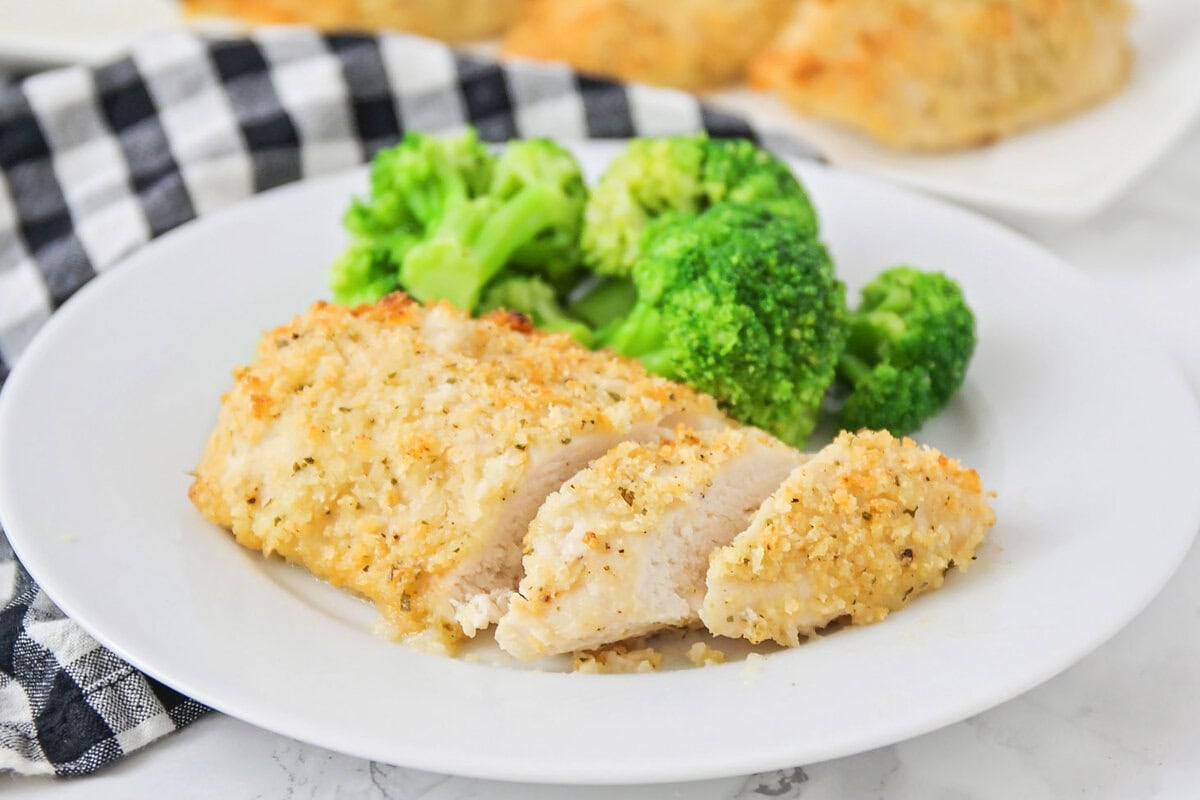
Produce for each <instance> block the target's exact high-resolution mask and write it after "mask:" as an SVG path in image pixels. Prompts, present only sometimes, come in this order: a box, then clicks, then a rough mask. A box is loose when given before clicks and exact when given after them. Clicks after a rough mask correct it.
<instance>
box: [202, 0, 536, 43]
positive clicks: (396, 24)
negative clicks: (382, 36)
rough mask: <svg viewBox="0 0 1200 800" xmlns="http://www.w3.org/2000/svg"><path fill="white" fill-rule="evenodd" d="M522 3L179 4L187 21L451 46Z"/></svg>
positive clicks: (494, 25) (506, 19)
mask: <svg viewBox="0 0 1200 800" xmlns="http://www.w3.org/2000/svg"><path fill="white" fill-rule="evenodd" d="M520 5H521V0H184V3H183V7H184V10H185V12H186V13H188V14H190V15H192V16H222V17H233V18H235V19H241V20H245V21H247V22H255V23H266V24H303V25H315V26H317V27H319V28H322V29H324V30H370V31H376V30H400V31H411V32H412V33H419V34H421V35H423V36H432V37H434V38H437V39H445V40H446V41H451V42H461V41H470V40H473V39H486V38H488V37H491V36H496V35H498V34H500V33H502V32H503V31H504V30H505V29H506V28H507V27H508V26H509V25H510V24H511V23H512V21H513V20H514V19H515V18H516V16H517V12H518V11H519V9H520Z"/></svg>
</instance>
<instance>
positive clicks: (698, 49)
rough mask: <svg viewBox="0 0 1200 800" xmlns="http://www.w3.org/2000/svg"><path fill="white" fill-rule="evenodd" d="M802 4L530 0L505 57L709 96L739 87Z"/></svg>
mask: <svg viewBox="0 0 1200 800" xmlns="http://www.w3.org/2000/svg"><path fill="white" fill-rule="evenodd" d="M794 5H795V0H671V1H670V2H658V1H657V0H530V2H529V3H528V5H527V6H526V7H525V8H524V9H523V11H522V14H521V17H520V19H519V20H518V21H517V23H516V24H515V25H514V26H513V28H512V29H511V30H510V31H509V34H508V36H507V38H506V39H505V41H504V50H505V52H507V53H509V54H511V55H518V56H525V57H528V58H538V59H551V60H555V61H566V62H568V63H570V64H571V65H573V66H574V67H576V68H577V69H580V70H582V71H584V72H593V73H596V74H600V75H610V76H613V77H617V78H623V79H625V80H634V81H642V82H646V83H654V84H661V85H664V86H677V87H679V88H682V89H689V90H698V89H707V88H712V87H715V86H720V85H722V84H726V83H731V82H733V81H736V80H738V79H739V78H740V77H741V76H742V74H743V72H744V71H745V66H746V62H747V61H749V59H750V57H751V56H752V55H754V53H755V52H756V51H758V50H759V49H760V48H761V47H762V46H763V45H764V44H766V42H767V41H769V40H770V38H771V37H772V36H774V35H775V34H776V33H777V32H778V31H779V28H780V26H781V25H782V24H783V22H784V20H785V19H786V18H787V15H788V13H789V12H790V11H791V9H792V7H793V6H794Z"/></svg>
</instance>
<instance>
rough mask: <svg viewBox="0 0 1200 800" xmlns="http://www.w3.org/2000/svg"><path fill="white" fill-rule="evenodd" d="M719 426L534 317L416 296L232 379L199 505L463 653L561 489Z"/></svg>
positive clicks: (282, 333)
mask: <svg viewBox="0 0 1200 800" xmlns="http://www.w3.org/2000/svg"><path fill="white" fill-rule="evenodd" d="M680 422H686V423H688V424H691V425H694V426H699V427H704V426H705V425H708V424H712V425H717V426H723V425H725V424H726V421H725V418H724V417H723V415H722V414H721V413H720V412H719V411H718V410H717V407H716V405H715V402H714V401H713V400H712V399H711V398H709V397H706V396H704V395H701V394H698V393H697V392H695V391H692V390H691V389H688V388H687V387H684V386H681V385H678V384H675V383H672V382H670V381H667V380H664V379H661V378H657V377H651V376H649V375H648V374H647V373H646V372H645V370H643V369H642V367H641V366H640V365H639V364H638V363H636V362H634V361H631V360H625V359H621V358H617V357H615V356H613V355H611V354H609V353H593V352H591V351H589V350H587V349H585V348H583V347H580V346H578V345H576V344H575V343H574V342H573V341H572V340H570V339H569V338H568V337H567V336H565V335H548V334H545V333H543V332H540V331H534V330H532V329H531V328H530V326H529V323H528V320H526V319H524V318H523V317H520V316H519V315H507V314H503V313H499V312H498V313H496V314H494V315H492V316H489V317H487V318H483V319H480V320H473V319H471V318H470V317H468V316H467V315H465V314H464V313H462V312H460V311H457V310H454V309H452V308H450V307H449V306H448V305H444V304H443V305H438V306H433V307H428V308H426V307H423V306H421V305H418V304H416V303H414V302H413V301H411V300H409V299H408V298H407V297H406V296H404V295H403V294H399V293H398V294H393V295H389V296H388V297H385V298H384V299H382V300H380V301H379V302H378V303H377V304H375V305H373V306H361V307H359V308H356V309H353V310H351V309H347V308H344V307H341V306H333V305H327V304H325V303H316V304H315V305H313V306H312V308H311V309H310V310H309V311H308V313H307V314H304V315H303V316H300V317H297V318H296V319H295V320H293V321H292V322H290V323H288V324H287V325H284V326H282V327H280V328H277V329H275V330H273V331H270V332H268V333H267V334H266V335H264V336H263V338H262V340H261V342H260V343H259V347H258V357H257V359H256V360H255V361H254V363H252V364H250V365H249V366H246V367H242V368H240V369H238V370H236V371H235V372H234V385H233V388H232V389H230V390H229V392H227V393H226V394H225V395H224V397H223V398H222V402H221V409H220V414H219V416H218V420H217V424H216V427H215V429H214V430H213V432H212V434H211V436H210V438H209V440H208V443H207V446H206V447H205V450H204V454H203V457H202V458H201V460H200V463H199V466H198V467H197V468H196V470H195V482H194V483H193V485H192V487H191V491H190V496H191V498H192V501H193V502H194V503H195V505H196V507H197V508H199V509H200V511H201V512H203V513H204V515H205V516H206V517H208V518H209V519H210V520H212V521H213V522H215V523H217V524H219V525H222V526H224V527H226V528H229V529H230V530H231V531H232V532H233V535H234V537H235V538H236V539H237V541H238V542H240V543H241V544H243V545H245V546H246V547H249V548H252V549H256V550H261V551H263V552H264V553H267V554H271V553H275V554H278V555H280V556H283V557H284V558H286V559H287V560H289V561H292V562H295V563H297V564H300V565H301V566H303V567H305V568H306V569H308V570H310V571H311V572H312V573H313V574H315V575H317V576H318V577H321V578H324V579H325V580H328V581H329V582H330V583H332V584H334V585H335V586H343V587H346V588H349V589H352V590H354V591H356V592H358V593H360V594H362V595H363V596H365V597H367V598H370V599H371V600H373V601H374V602H375V603H376V605H377V606H378V607H379V610H380V611H381V612H382V614H383V617H384V619H385V620H386V621H387V622H388V623H389V624H390V626H391V627H392V628H393V629H394V631H395V632H396V633H397V634H398V635H399V636H401V637H402V638H404V639H406V640H409V641H411V642H413V643H416V644H418V645H421V646H424V647H425V648H426V649H435V650H449V649H452V648H453V645H454V644H455V643H456V642H457V641H459V640H460V639H461V638H462V637H464V636H470V635H473V634H474V633H475V631H476V630H477V629H480V628H483V627H486V626H487V625H489V624H490V623H492V622H494V621H495V620H496V619H497V618H498V617H499V616H500V613H501V612H502V610H503V608H504V604H505V602H506V600H507V597H508V595H509V594H510V593H511V592H512V590H513V589H514V588H515V587H516V585H517V581H518V578H519V575H520V561H521V545H520V542H521V537H522V536H523V535H524V534H525V532H526V529H527V527H528V525H529V522H530V520H531V519H532V518H533V516H534V514H535V512H536V511H537V508H538V506H540V505H541V503H542V501H543V499H544V498H545V497H546V496H547V495H548V494H550V492H552V491H554V490H555V489H557V488H558V487H559V486H560V485H561V483H562V482H563V481H564V480H566V479H567V478H568V477H570V476H571V475H573V474H575V473H576V472H577V471H578V470H579V469H581V468H582V467H584V466H585V465H586V464H587V463H588V462H589V461H591V460H592V459H593V458H596V457H597V456H600V455H601V454H603V453H605V452H606V451H607V450H609V448H611V447H613V446H614V445H616V444H618V443H620V442H623V441H626V440H630V439H635V440H653V441H657V440H658V439H659V438H660V437H661V435H662V433H663V427H662V426H667V427H672V426H674V425H675V424H678V423H680Z"/></svg>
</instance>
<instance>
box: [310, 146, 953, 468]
mask: <svg viewBox="0 0 1200 800" xmlns="http://www.w3.org/2000/svg"><path fill="white" fill-rule="evenodd" d="M345 223H346V227H347V228H348V229H349V231H350V233H351V244H350V246H349V247H348V248H347V250H346V252H345V253H344V254H343V255H342V256H341V257H340V258H339V259H338V261H337V262H336V263H335V264H334V266H333V268H332V270H331V274H330V286H331V288H332V290H333V295H334V298H335V299H336V300H337V301H339V302H342V303H346V304H351V305H353V304H355V303H360V302H372V301H374V300H376V299H378V298H379V297H382V296H383V295H384V294H386V293H388V292H391V291H394V290H395V289H397V288H399V289H403V290H405V291H406V292H407V293H408V294H410V295H412V296H414V297H416V298H418V299H421V300H438V299H444V300H447V301H449V302H450V303H451V304H453V305H455V306H457V307H459V308H462V309H464V310H466V311H470V312H473V313H483V312H488V311H492V310H496V309H501V308H502V309H506V310H509V311H516V312H519V313H521V314H524V315H525V316H527V317H529V318H530V319H531V320H532V321H533V324H534V325H535V326H537V327H539V328H543V329H545V330H549V331H558V332H563V333H568V334H570V335H571V336H572V337H574V338H575V339H576V340H577V341H579V342H580V343H581V344H584V345H586V346H588V347H592V348H608V349H611V350H613V351H615V352H617V353H619V354H621V355H624V356H628V357H631V358H636V359H638V360H640V361H641V362H642V363H643V364H644V365H645V366H646V368H647V369H648V370H650V371H651V372H653V373H655V374H657V375H661V376H663V377H667V378H671V379H672V380H678V381H681V382H684V383H687V384H689V385H690V386H693V387H694V388H696V389H699V390H700V391H703V392H705V393H708V394H711V395H713V396H715V397H716V398H717V400H718V401H719V402H720V404H721V406H722V408H723V409H724V410H725V411H726V412H727V413H729V414H730V415H731V416H733V417H734V418H736V419H738V420H739V421H741V422H745V423H747V424H750V425H754V426H757V427H760V428H762V429H764V430H766V431H767V432H769V433H771V434H773V435H775V436H777V437H779V438H780V439H782V440H784V441H785V442H787V443H789V444H792V445H795V446H803V444H804V443H805V441H806V439H807V438H808V436H809V435H810V434H811V433H812V431H813V430H814V428H815V427H816V425H817V422H818V418H819V416H820V414H821V413H822V408H823V404H824V401H825V399H826V396H827V394H828V392H829V390H830V388H831V385H833V383H834V377H835V371H836V372H837V374H838V375H839V376H840V378H841V381H840V383H841V388H842V392H841V393H842V394H843V395H845V394H847V393H848V395H849V397H848V400H847V401H846V402H845V404H844V406H843V408H842V411H841V415H840V417H839V420H838V422H839V424H840V425H841V426H842V427H844V428H845V429H848V430H856V429H858V428H860V427H868V428H887V429H890V430H891V431H892V432H893V433H897V434H902V433H908V432H911V431H913V430H916V429H917V428H918V427H919V426H920V425H921V424H922V423H924V422H925V421H927V420H928V419H929V418H930V417H932V416H933V415H934V414H936V413H937V412H938V411H939V410H940V409H941V408H942V407H944V406H945V404H946V403H947V402H949V400H950V399H951V397H952V396H953V395H954V394H955V393H956V392H957V391H958V389H959V387H960V386H961V384H962V381H963V376H964V374H965V371H966V367H967V365H968V362H969V361H970V358H971V354H972V352H973V350H974V345H975V338H974V337H975V334H974V320H973V317H972V315H971V311H970V309H969V307H968V306H967V304H966V301H965V299H964V298H963V296H962V292H961V291H960V290H959V288H958V287H957V285H955V284H954V283H953V281H951V280H950V279H948V278H946V277H945V276H943V275H941V274H940V273H922V272H920V271H919V270H915V269H911V268H910V269H907V270H893V271H890V272H885V273H883V274H881V275H880V276H879V277H878V278H877V279H876V280H875V281H874V282H873V283H872V284H871V285H870V286H869V287H868V290H867V292H866V295H865V299H864V301H863V304H862V306H861V308H860V309H859V310H858V312H857V313H856V314H855V315H853V316H852V317H850V318H849V319H850V323H849V325H847V314H846V309H845V296H844V288H843V286H842V284H841V282H840V281H839V280H838V279H837V276H836V274H835V270H834V266H833V263H832V261H831V260H830V257H829V254H828V252H827V251H826V250H825V248H824V246H823V245H822V244H821V242H820V240H819V238H818V220H817V214H816V212H815V211H814V209H813V205H812V203H811V201H810V200H809V197H808V194H807V192H806V191H805V189H804V186H803V185H802V184H801V183H800V181H799V180H798V179H797V178H796V176H795V175H794V174H793V173H792V171H791V169H790V168H789V167H788V166H787V164H785V163H784V162H783V161H781V160H780V159H778V158H777V157H775V156H774V155H772V154H771V153H769V152H768V151H766V150H764V149H762V148H760V147H758V146H756V145H755V144H754V143H753V142H750V141H748V140H744V139H723V140H722V139H711V138H709V137H707V136H705V135H702V134H701V135H688V136H668V137H661V138H649V139H634V140H631V141H630V142H629V144H628V145H627V146H626V147H625V148H624V149H623V150H622V151H621V152H620V153H619V154H618V155H617V156H616V158H615V159H613V161H612V162H611V164H610V165H609V166H608V168H607V169H606V170H605V171H604V173H603V174H602V175H601V177H600V178H599V180H598V181H597V183H596V186H595V189H594V190H593V191H592V192H591V193H590V195H589V192H588V187H587V186H586V185H585V184H584V182H583V178H582V174H581V171H580V166H579V164H578V163H577V162H576V160H575V158H574V157H573V156H572V155H571V154H570V153H569V152H567V151H566V150H564V149H563V148H562V147H560V146H559V145H557V144H555V143H554V142H551V141H549V140H545V139H535V140H526V141H516V142H512V143H510V144H509V145H508V146H507V147H506V148H505V149H504V151H503V152H501V153H500V154H499V155H492V153H491V152H490V151H489V150H488V149H487V147H486V146H485V145H484V144H483V143H482V142H480V141H479V138H478V136H477V134H476V133H475V131H473V130H470V129H468V130H467V131H465V132H463V133H462V134H459V135H454V136H450V137H446V138H438V137H433V136H427V135H423V134H417V133H411V134H409V135H407V136H406V137H405V139H404V140H403V141H402V142H401V143H400V144H398V145H397V146H395V147H392V148H387V149H384V150H381V151H380V152H379V154H378V155H377V156H376V157H375V160H374V162H373V163H372V165H371V190H370V195H369V196H368V197H367V198H364V199H358V200H355V201H354V202H353V203H352V205H351V207H350V209H349V211H348V212H347V214H346V217H345ZM847 331H849V335H850V336H851V337H852V338H853V339H854V347H853V348H851V349H850V351H848V352H846V353H845V354H843V343H844V341H845V339H846V336H847ZM839 359H840V360H839Z"/></svg>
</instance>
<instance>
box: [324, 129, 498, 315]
mask: <svg viewBox="0 0 1200 800" xmlns="http://www.w3.org/2000/svg"><path fill="white" fill-rule="evenodd" d="M494 161H495V159H494V158H493V157H492V155H491V153H489V152H488V150H487V147H486V146H484V144H483V143H482V142H480V141H479V137H478V136H477V135H476V134H475V131H474V130H467V131H466V132H465V133H463V134H462V135H460V136H456V137H433V136H426V135H424V134H420V133H409V134H407V135H406V136H405V137H404V139H403V140H402V141H401V142H400V143H399V144H397V145H396V146H395V147H390V148H386V149H384V150H380V151H379V152H378V153H377V154H376V155H375V158H374V159H373V160H372V161H371V191H370V195H369V196H368V198H367V199H365V200H362V199H355V200H353V201H352V202H351V205H350V208H349V209H348V210H347V212H346V215H345V217H344V219H343V222H344V224H345V226H346V229H347V230H348V231H349V232H350V234H351V236H352V237H353V240H352V242H351V244H350V247H349V248H347V250H346V252H345V253H343V254H342V256H341V257H340V258H339V259H338V260H337V262H335V263H334V265H333V269H332V270H331V272H330V277H329V283H330V288H331V289H332V290H333V296H334V299H335V300H337V301H338V302H339V303H346V304H350V305H353V304H356V303H362V302H371V301H373V300H377V299H379V298H380V297H382V296H383V295H385V294H387V293H388V292H390V291H392V290H394V289H397V288H399V285H400V265H401V264H402V263H403V262H404V258H405V256H407V255H408V252H409V251H410V250H411V249H412V248H413V246H414V245H416V244H417V243H418V242H420V241H421V240H422V238H423V237H424V235H425V233H426V231H427V230H428V228H429V227H430V226H431V225H433V224H434V223H435V222H436V221H437V220H438V219H440V218H441V217H442V215H443V214H444V212H445V209H446V208H447V207H448V206H453V205H456V204H460V203H463V202H465V201H467V200H469V199H470V198H473V197H477V196H479V195H481V194H483V193H484V192H486V191H487V188H488V186H489V185H490V184H491V181H492V169H493V166H494Z"/></svg>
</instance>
